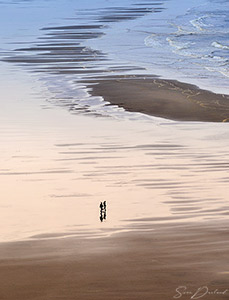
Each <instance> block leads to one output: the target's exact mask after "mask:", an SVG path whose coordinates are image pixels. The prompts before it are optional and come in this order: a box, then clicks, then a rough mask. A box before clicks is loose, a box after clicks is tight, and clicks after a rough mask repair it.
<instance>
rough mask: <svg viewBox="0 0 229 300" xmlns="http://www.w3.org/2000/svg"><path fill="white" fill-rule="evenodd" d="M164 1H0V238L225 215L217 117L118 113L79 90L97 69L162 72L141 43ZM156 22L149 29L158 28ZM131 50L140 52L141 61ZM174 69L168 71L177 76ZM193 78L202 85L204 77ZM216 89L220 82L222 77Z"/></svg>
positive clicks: (224, 145) (166, 6) (222, 127)
mask: <svg viewBox="0 0 229 300" xmlns="http://www.w3.org/2000/svg"><path fill="white" fill-rule="evenodd" d="M54 3H55V5H54ZM174 3H175V2H173V1H170V2H169V1H168V2H166V1H161V3H158V2H157V1H153V2H151V1H147V3H146V4H144V5H142V3H139V2H138V1H125V3H124V4H123V2H122V4H120V3H118V1H117V3H116V2H114V1H108V2H106V6H104V1H96V2H95V1H94V2H92V1H79V3H77V7H76V4H75V1H68V4H69V5H68V6H66V1H52V0H50V1H35V0H34V1H11V2H4V1H1V2H0V5H1V10H0V11H1V22H2V23H3V24H4V25H5V26H4V28H6V29H4V30H3V27H1V32H0V34H1V36H2V44H1V49H2V51H1V52H2V58H4V60H5V61H4V62H1V65H0V67H1V99H0V101H1V104H0V105H1V110H0V132H1V134H0V145H1V148H0V153H1V167H0V178H1V194H2V197H1V200H0V217H1V220H2V224H4V226H2V227H1V229H0V233H1V241H11V240H21V239H27V238H34V239H40V238H56V237H63V236H69V235H84V236H90V237H91V236H93V237H98V236H100V235H109V234H111V233H112V232H118V231H124V230H134V229H135V228H136V229H137V228H138V229H139V228H141V227H142V226H143V225H144V223H145V222H147V223H149V222H150V223H152V224H158V223H163V224H164V223H166V224H170V223H177V222H187V221H189V222H195V221H197V220H201V221H203V222H207V221H208V220H210V219H211V220H223V219H227V218H228V199H227V194H228V187H227V186H228V180H229V175H228V166H229V159H228V144H229V139H228V137H229V136H228V125H227V124H216V123H214V124H211V123H204V124H203V123H188V122H187V123H182V122H173V121H169V120H163V119H159V118H153V117H148V116H144V115H142V114H139V113H128V112H125V111H124V110H123V109H121V108H118V107H115V106H110V105H105V103H104V102H103V101H102V98H101V97H89V95H88V88H89V87H87V88H86V87H85V85H84V83H83V79H82V78H88V77H90V78H95V77H96V76H101V75H103V76H104V75H106V74H109V75H111V74H113V75H117V74H129V73H131V74H136V73H137V74H146V73H147V72H148V73H150V74H160V72H161V74H162V73H163V68H161V69H160V66H159V65H160V64H161V62H160V60H159V58H160V57H158V56H157V59H158V61H157V63H158V67H157V68H154V67H153V63H152V61H154V58H153V57H154V56H153V55H157V51H156V50H155V51H156V52H154V50H152V47H151V46H150V47H149V45H148V46H147V47H146V46H145V43H144V40H145V38H147V37H148V36H152V32H153V31H152V30H151V28H150V27H149V26H148V24H149V23H150V22H153V21H152V18H155V19H154V20H156V21H157V22H159V21H160V22H164V21H166V22H167V23H166V24H168V15H169V12H171V10H170V9H171V8H172V7H174ZM159 4H160V5H159ZM194 4H195V3H194V2H193V5H194ZM186 5H187V4H186ZM220 5H221V4H220ZM88 6H89V8H90V9H86V7H88ZM75 8H76V10H75ZM179 10H180V11H179V14H180V15H182V13H183V14H184V13H185V11H186V10H187V7H180V8H179ZM174 13H175V11H174V10H173V15H172V16H174ZM166 14H167V15H166ZM9 15H10V16H11V17H12V18H11V20H9V18H8V17H9ZM114 16H115V17H114ZM156 16H157V17H156ZM165 16H166V18H165V20H164V19H163V18H164V17H165ZM182 16H183V15H182ZM187 16H188V17H187V18H188V20H189V17H190V16H189V15H187ZM171 18H172V17H171ZM181 19H182V17H178V18H177V20H179V21H181ZM22 20H23V22H22ZM157 24H161V23H157ZM130 25H131V26H130ZM166 26H168V25H166ZM166 26H165V27H163V26H162V27H161V26H160V30H161V28H164V31H165V33H166V34H167V33H168V31H166V30H167V27H166ZM129 27H131V29H130V28H129ZM140 27H141V28H143V27H147V33H144V32H143V31H144V30H145V28H144V30H143V31H142V32H141V31H140V32H139V28H140ZM155 27H157V26H155ZM128 28H129V29H130V30H129V29H128ZM157 28H158V27H157ZM171 28H173V30H174V26H173V27H170V29H171ZM39 29H42V30H39ZM120 30H123V32H125V35H123V36H121V37H122V38H120V37H119V36H118V35H120ZM170 34H172V32H171V33H170ZM125 37H126V38H125ZM132 37H134V39H133V38H132ZM167 37H168V36H167ZM176 38H177V39H178V38H180V37H176ZM183 38H185V37H184V36H182V39H183ZM209 39H211V38H210V37H209ZM123 40H124V41H125V44H124V43H123ZM111 41H112V43H111ZM131 41H133V42H131ZM201 41H202V42H204V41H205V40H204V39H203V40H201ZM219 42H220V41H219ZM135 46H136V47H135ZM215 46H217V44H215ZM215 46H214V47H215ZM196 47H198V46H197V45H196ZM217 47H218V46H217ZM13 49H15V50H13ZM120 49H121V51H120ZM153 49H154V48H153ZM195 49H196V50H195V51H198V50H197V48H195ZM12 50H13V51H12ZM127 50H128V51H127ZM167 50H168V49H167ZM167 50H166V49H165V51H167ZM223 50H225V51H226V50H227V49H223ZM142 51H146V52H144V53H145V54H146V55H152V56H151V64H152V66H149V67H148V69H145V65H144V61H142V60H141V59H140V58H139V57H140V54H141V53H143V52H142ZM152 51H153V52H154V53H152ZM127 53H128V59H127ZM150 53H151V54H150ZM168 53H169V52H168ZM134 54H135V55H134ZM175 55H177V54H176V53H173V54H172V55H171V57H170V62H172V59H173V58H174V57H175ZM141 57H142V56H141ZM146 58H147V56H146ZM9 62H10V63H9ZM183 63H185V64H187V62H185V61H184V62H183ZM172 64H173V63H172ZM162 65H163V64H162ZM173 66H175V63H174V64H173ZM153 70H154V71H155V70H158V72H154V71H153ZM179 70H180V69H179V68H176V67H174V70H172V71H171V74H177V76H178V77H179V76H181V75H179V74H181V73H179ZM190 70H191V68H190ZM169 72H170V71H169ZM169 72H168V74H169ZM187 72H188V69H187ZM192 74H195V75H196V74H199V73H196V69H194V70H193V73H192ZM209 74H210V73H209ZM221 75H222V74H221ZM221 75H220V76H221ZM201 76H202V75H201ZM214 76H216V77H217V78H218V76H219V75H216V74H215V73H214ZM214 76H212V73H211V75H209V78H210V79H211V80H213V79H214V78H216V77H214ZM203 77H204V78H205V79H206V78H207V79H206V80H207V81H203V85H204V84H205V82H209V81H208V79H209V78H208V76H207V75H206V76H203ZM172 78H173V77H172ZM185 78H186V77H185ZM220 78H221V77H220ZM222 78H223V77H222ZM187 79H188V80H189V79H190V78H189V76H187ZM79 80H80V81H79ZM214 80H215V79H214ZM217 80H218V79H217ZM220 84H221V85H220ZM218 86H219V87H220V89H221V90H223V89H224V79H222V81H221V79H219V81H218ZM104 200H106V201H107V220H106V221H104V222H102V223H101V222H100V220H99V204H100V201H104Z"/></svg>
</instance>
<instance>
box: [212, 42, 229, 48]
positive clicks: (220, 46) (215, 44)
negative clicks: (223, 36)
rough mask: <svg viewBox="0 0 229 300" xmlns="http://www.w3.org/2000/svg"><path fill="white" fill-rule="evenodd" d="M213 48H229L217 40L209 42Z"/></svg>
mask: <svg viewBox="0 0 229 300" xmlns="http://www.w3.org/2000/svg"><path fill="white" fill-rule="evenodd" d="M211 45H212V46H213V47H215V48H219V49H223V50H229V46H226V45H223V44H221V43H219V42H212V44H211Z"/></svg>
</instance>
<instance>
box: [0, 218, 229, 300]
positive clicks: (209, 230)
mask: <svg viewBox="0 0 229 300" xmlns="http://www.w3.org/2000/svg"><path fill="white" fill-rule="evenodd" d="M227 225H228V224H221V225H219V224H218V225H217V228H214V224H212V225H210V224H208V225H207V224H206V223H205V225H204V224H195V225H190V224H189V225H187V224H183V225H173V226H171V227H170V226H169V225H166V226H165V225H163V226H159V225H158V226H155V225H154V227H153V228H152V227H150V226H144V227H143V228H144V229H145V230H143V231H139V232H130V233H125V234H117V235H113V236H111V237H109V238H100V239H83V238H69V239H54V240H46V241H45V240H43V241H42V240H41V241H30V242H17V243H6V244H1V246H0V255H1V256H0V257H1V260H0V264H1V272H0V280H1V290H0V298H1V299H5V300H11V299H12V300H25V299H29V300H33V299H36V300H41V299H42V300H45V299H47V300H50V299H68V300H76V299H92V300H96V299H104V300H107V299H115V300H117V299H123V300H124V299H125V300H127V299H128V300H132V299H143V300H145V299H147V300H152V299H157V300H167V299H168V300H171V299H173V296H174V295H175V294H176V292H175V290H176V288H178V287H179V286H187V290H188V291H191V292H193V293H194V292H195V291H196V290H197V289H198V288H199V287H202V286H205V285H207V286H208V288H209V291H215V290H216V289H218V291H219V292H224V291H225V290H226V289H227V288H228V289H229V279H228V271H229V264H228V246H229V239H228V231H226V230H225V229H227V228H228V226H227ZM146 229H154V230H153V231H152V230H149V231H147V230H146ZM190 297H191V296H190V295H189V296H187V295H184V296H182V297H181V299H190ZM228 297H229V290H228V291H226V292H225V293H224V295H222V294H216V295H206V296H205V297H204V299H212V300H219V299H228Z"/></svg>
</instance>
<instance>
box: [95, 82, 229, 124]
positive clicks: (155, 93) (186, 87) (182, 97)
mask: <svg viewBox="0 0 229 300" xmlns="http://www.w3.org/2000/svg"><path fill="white" fill-rule="evenodd" d="M95 82H96V83H95V85H93V86H92V91H91V95H93V96H102V97H103V98H104V99H105V101H108V102H110V103H111V104H113V105H118V106H120V107H123V108H125V109H126V110H128V111H131V112H141V113H145V114H148V115H152V116H156V117H162V118H167V119H172V120H181V121H204V122H227V121H228V120H229V96H228V95H221V94H215V93H212V92H210V91H205V90H202V89H199V88H198V87H196V86H194V85H190V84H186V83H181V82H178V81H172V80H162V79H154V78H147V77H146V78H142V77H141V78H138V76H126V77H124V76H121V77H114V78H109V77H108V78H102V79H100V80H98V81H97V80H96V81H95Z"/></svg>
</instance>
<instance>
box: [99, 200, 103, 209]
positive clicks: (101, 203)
mask: <svg viewBox="0 0 229 300" xmlns="http://www.w3.org/2000/svg"><path fill="white" fill-rule="evenodd" d="M99 207H100V211H102V210H103V202H100V205H99Z"/></svg>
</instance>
